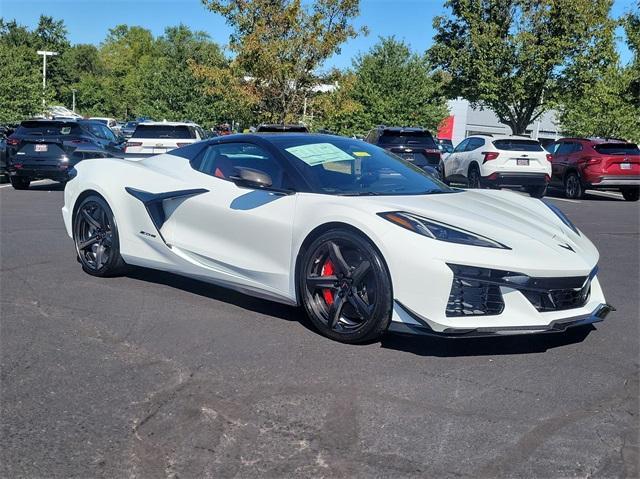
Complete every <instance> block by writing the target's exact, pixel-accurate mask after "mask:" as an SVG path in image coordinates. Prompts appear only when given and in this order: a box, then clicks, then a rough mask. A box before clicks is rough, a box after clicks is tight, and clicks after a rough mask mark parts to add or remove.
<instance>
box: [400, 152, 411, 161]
mask: <svg viewBox="0 0 640 479" xmlns="http://www.w3.org/2000/svg"><path fill="white" fill-rule="evenodd" d="M402 158H404V159H405V160H409V161H413V154H412V153H403V154H402Z"/></svg>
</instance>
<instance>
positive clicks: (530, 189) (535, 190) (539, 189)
mask: <svg viewBox="0 0 640 479" xmlns="http://www.w3.org/2000/svg"><path fill="white" fill-rule="evenodd" d="M524 189H525V191H526V192H527V193H529V196H531V197H532V198H542V197H544V195H546V194H547V185H542V186H525V188H524Z"/></svg>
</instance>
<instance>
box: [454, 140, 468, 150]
mask: <svg viewBox="0 0 640 479" xmlns="http://www.w3.org/2000/svg"><path fill="white" fill-rule="evenodd" d="M467 143H469V139H466V140H462V141H461V142H460V143H458V146H456V148H455V150H453V151H454V153H459V152H461V151H465V148H466V147H467Z"/></svg>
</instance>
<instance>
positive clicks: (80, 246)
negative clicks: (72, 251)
mask: <svg viewBox="0 0 640 479" xmlns="http://www.w3.org/2000/svg"><path fill="white" fill-rule="evenodd" d="M98 241H100V238H99V237H98V236H93V237H91V238H89V239H87V240H86V241H82V242H81V243H78V249H87V248H88V247H89V246H91V245H92V244H94V243H97V242H98Z"/></svg>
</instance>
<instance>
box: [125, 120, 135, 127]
mask: <svg viewBox="0 0 640 479" xmlns="http://www.w3.org/2000/svg"><path fill="white" fill-rule="evenodd" d="M136 126H138V122H137V121H128V122H127V123H126V124H125V125H124V127H125V128H135V127H136Z"/></svg>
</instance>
